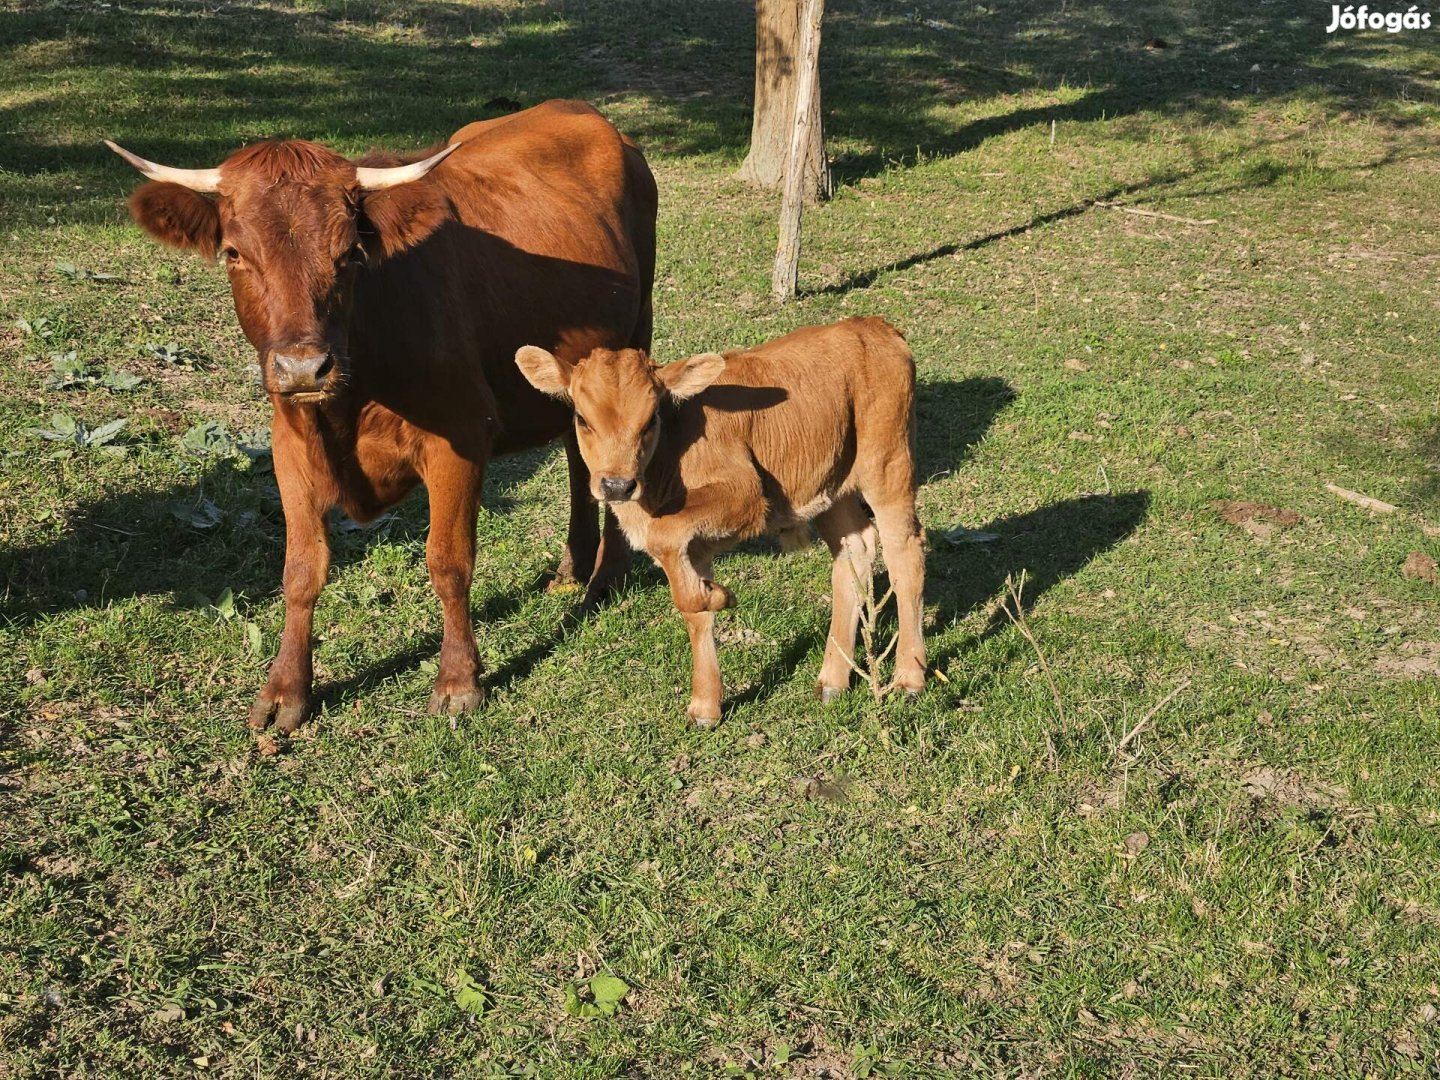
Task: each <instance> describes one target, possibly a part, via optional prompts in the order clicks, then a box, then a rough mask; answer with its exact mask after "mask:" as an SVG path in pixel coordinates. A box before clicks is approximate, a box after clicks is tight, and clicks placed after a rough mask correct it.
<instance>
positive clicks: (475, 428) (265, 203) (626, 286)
mask: <svg viewBox="0 0 1440 1080" xmlns="http://www.w3.org/2000/svg"><path fill="white" fill-rule="evenodd" d="M110 145H111V148H112V149H114V150H115V151H116V152H117V153H119V154H121V155H122V156H124V157H125V158H126V160H128V161H130V163H131V164H133V165H135V166H136V167H137V168H139V169H140V171H141V172H143V173H145V175H146V176H148V177H150V178H151V179H152V180H154V181H156V182H155V183H150V184H146V185H144V186H143V187H141V188H139V189H138V190H137V191H136V192H135V194H134V195H133V196H132V197H131V199H130V209H131V212H132V214H133V215H134V217H135V220H136V221H138V222H139V223H140V225H141V226H143V227H144V228H145V229H146V230H147V231H149V232H150V233H151V234H153V235H154V236H155V237H157V238H158V239H160V240H161V241H163V242H165V243H167V244H170V245H173V246H175V247H180V248H190V249H193V250H196V251H198V252H199V253H200V254H201V255H203V256H205V257H206V258H213V257H214V255H215V253H216V252H217V251H222V252H223V253H224V256H225V264H226V269H227V272H228V274H229V277H230V287H231V291H232V293H233V294H234V299H235V310H236V312H237V314H238V315H239V317H240V325H241V327H242V328H243V329H244V331H245V336H246V337H248V338H249V339H250V341H251V343H252V344H253V345H254V346H255V348H256V350H257V351H258V352H259V354H260V366H261V372H262V376H263V381H264V385H265V389H266V391H267V392H268V394H269V396H270V400H271V402H272V404H273V405H274V416H273V420H272V426H271V430H272V434H273V446H274V455H275V476H276V479H277V481H278V483H279V486H280V496H281V501H282V503H283V506H284V510H285V534H286V546H285V631H284V634H283V636H282V638H281V642H280V651H279V653H278V655H277V656H276V658H275V662H274V664H273V665H272V667H271V669H270V678H269V680H268V682H267V683H266V685H265V688H264V689H263V690H262V691H261V692H260V695H259V698H258V699H257V700H256V702H255V705H254V707H253V708H252V710H251V712H250V725H251V726H252V727H256V728H261V727H265V726H266V725H267V724H269V723H270V721H271V720H272V719H275V720H277V722H278V725H279V727H280V729H281V730H282V731H287V732H288V731H291V730H293V729H294V728H295V726H296V725H297V724H299V723H300V722H301V720H302V719H304V717H305V714H306V713H307V711H308V710H309V703H310V684H311V641H310V637H311V623H312V616H313V611H314V607H315V600H316V598H317V597H318V596H319V594H320V590H321V587H322V586H323V584H324V582H325V577H326V574H327V572H328V568H329V563H330V550H329V545H328V541H327V539H326V532H325V514H326V512H327V511H328V510H329V509H330V508H331V507H332V506H335V505H337V504H338V505H340V506H342V507H343V508H344V509H345V511H346V512H347V513H349V514H350V515H351V516H352V517H354V518H356V519H358V520H361V521H365V520H369V519H372V518H374V517H375V516H376V515H378V514H380V513H382V512H383V511H384V510H385V509H387V508H388V507H390V506H393V505H394V504H395V503H396V502H398V501H399V500H400V499H401V498H402V497H404V496H405V494H406V493H408V492H409V491H410V490H411V489H412V488H414V487H415V485H416V484H417V483H421V482H423V483H424V484H425V486H426V488H427V489H428V491H429V496H430V534H429V538H428V541H427V544H426V562H427V563H428V564H429V568H430V579H431V582H432V584H433V585H434V588H435V592H436V593H437V594H438V595H439V598H440V602H441V605H442V607H443V609H444V625H445V632H444V639H443V641H442V643H441V647H440V670H439V674H438V675H437V676H436V679H435V688H434V693H433V694H432V695H431V698H430V708H431V710H432V711H440V710H447V709H448V710H449V711H450V712H458V711H461V710H463V709H468V708H470V707H472V706H474V705H477V704H478V703H479V702H480V701H481V699H482V692H481V688H480V683H479V680H478V676H479V674H480V657H479V654H478V653H477V651H476V648H475V636H474V631H473V628H472V626H471V622H470V581H471V576H472V574H473V572H474V563H475V521H476V515H477V510H478V506H479V500H480V486H481V482H482V480H483V478H484V473H485V465H486V462H487V461H488V460H489V458H490V457H491V456H492V455H493V454H498V453H506V452H509V451H514V450H520V449H523V448H526V447H532V446H536V445H539V444H541V443H544V442H547V441H549V440H550V439H553V438H555V437H556V436H557V435H560V434H562V433H565V434H566V451H567V454H568V457H569V464H570V500H571V506H570V530H569V537H568V543H567V545H566V551H565V556H564V559H563V561H562V563H561V567H560V576H561V577H562V579H563V578H572V579H573V578H578V579H581V580H585V579H588V580H589V582H590V592H589V594H588V595H589V598H591V599H593V598H594V597H595V596H596V595H598V594H599V593H600V592H602V591H603V590H604V589H606V588H607V587H608V586H609V585H610V584H612V583H613V580H614V578H615V576H616V575H617V573H618V572H619V571H620V570H622V569H623V566H624V562H625V560H626V558H627V557H628V550H627V549H626V547H625V544H624V539H623V537H622V536H621V535H620V534H619V532H618V530H616V529H614V528H613V525H612V524H611V522H610V521H609V519H608V518H607V527H606V529H605V535H604V540H605V542H604V544H603V545H602V544H601V535H600V529H599V527H598V523H597V519H598V516H599V515H598V514H597V511H596V509H595V503H594V502H593V501H592V498H591V496H590V493H589V477H588V474H587V473H586V472H585V466H584V462H583V461H582V459H581V458H580V455H579V452H578V449H577V446H576V442H575V437H574V433H573V431H570V430H569V427H570V423H569V420H570V418H569V412H568V411H567V410H566V409H565V408H564V407H563V406H561V405H559V404H557V403H556V402H554V401H553V400H551V399H550V398H548V397H545V396H544V395H541V394H538V393H536V392H535V391H534V390H533V389H531V387H530V385H529V384H528V383H527V382H526V381H525V380H524V379H523V378H521V377H520V373H519V372H518V371H516V369H515V365H514V362H513V357H514V355H515V350H516V348H518V347H519V346H521V345H523V344H525V343H527V342H534V341H541V342H545V343H547V344H548V345H550V347H552V348H553V349H554V350H555V351H556V352H557V353H558V354H559V355H561V356H566V357H571V358H575V359H578V358H580V357H582V356H585V355H586V354H588V353H589V352H590V351H591V350H592V349H595V348H597V347H609V348H621V347H626V346H628V347H634V348H645V347H647V346H648V345H649V341H650V326H651V307H650V290H651V283H652V280H653V277H654V269H655V210H656V193H655V182H654V179H653V177H652V176H651V175H650V170H649V168H648V167H647V166H646V164H645V159H644V157H643V156H642V154H641V153H640V151H639V149H637V148H636V146H635V145H634V144H633V143H631V142H630V141H629V140H628V139H626V138H624V137H623V136H622V135H620V134H619V132H617V131H616V130H615V129H614V128H613V127H612V126H611V125H610V124H609V123H608V122H607V121H606V120H605V119H604V118H603V117H601V115H600V114H599V113H598V112H596V111H595V110H594V109H593V108H591V107H590V106H588V105H585V104H583V103H580V102H561V101H552V102H548V103H546V104H544V105H540V106H537V107H535V108H533V109H529V110H526V111H525V112H521V113H516V114H515V115H513V116H507V117H502V118H500V119H497V120H487V121H483V122H480V123H475V124H470V125H469V126H467V127H464V128H461V129H460V130H459V131H458V132H456V133H455V135H454V136H452V138H451V140H450V144H449V146H448V147H447V148H446V149H444V150H442V151H441V152H439V153H437V154H434V155H432V156H430V157H427V158H425V159H424V160H419V161H411V162H410V163H408V164H407V163H406V162H404V161H402V160H401V159H399V158H394V157H388V156H384V155H380V156H376V155H372V156H371V157H370V158H368V159H362V160H361V161H360V162H358V163H352V162H350V161H347V160H346V159H345V158H343V157H341V156H340V155H339V154H336V153H334V152H332V151H330V150H327V149H326V148H324V147H322V146H317V145H315V144H314V143H309V142H299V141H293V142H268V143H259V144H257V145H254V146H249V147H246V148H245V149H243V150H240V151H238V152H237V153H235V154H234V155H232V156H231V157H230V158H229V159H227V160H226V161H225V162H224V164H222V165H221V166H220V167H219V168H217V169H171V168H168V167H166V166H160V165H154V164H153V163H151V162H148V161H145V160H144V159H142V158H137V157H136V156H135V155H133V154H131V153H129V152H128V151H125V150H122V149H120V148H119V147H117V146H115V145H114V144H113V143H112V144H110ZM201 192H205V193H212V194H213V195H214V196H215V197H214V198H206V197H205V195H203V194H199V193H201Z"/></svg>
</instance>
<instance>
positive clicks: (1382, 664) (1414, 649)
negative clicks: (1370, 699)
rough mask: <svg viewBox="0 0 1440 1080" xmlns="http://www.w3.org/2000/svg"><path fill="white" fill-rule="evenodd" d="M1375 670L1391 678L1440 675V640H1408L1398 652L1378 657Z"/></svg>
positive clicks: (1423, 677)
mask: <svg viewBox="0 0 1440 1080" xmlns="http://www.w3.org/2000/svg"><path fill="white" fill-rule="evenodd" d="M1375 670H1376V671H1377V672H1379V673H1380V674H1381V675H1384V676H1386V677H1388V678H1391V679H1428V678H1433V677H1435V676H1440V642H1435V641H1407V642H1405V644H1403V645H1401V646H1400V651H1399V652H1398V653H1387V654H1385V655H1383V656H1381V657H1379V658H1378V659H1376V661H1375Z"/></svg>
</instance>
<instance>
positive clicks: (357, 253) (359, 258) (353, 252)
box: [340, 244, 370, 266]
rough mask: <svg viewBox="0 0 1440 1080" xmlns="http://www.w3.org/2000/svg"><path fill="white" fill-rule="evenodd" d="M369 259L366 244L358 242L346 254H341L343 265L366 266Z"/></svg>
mask: <svg viewBox="0 0 1440 1080" xmlns="http://www.w3.org/2000/svg"><path fill="white" fill-rule="evenodd" d="M369 261H370V257H369V256H368V255H367V254H366V253H365V245H364V244H356V245H355V246H354V247H352V248H351V249H350V250H349V251H347V252H346V253H345V254H344V255H342V256H340V265H341V266H365V265H366V264H367V263H369Z"/></svg>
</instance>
